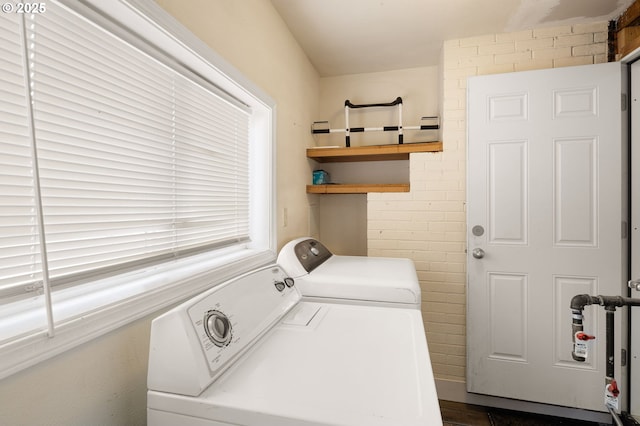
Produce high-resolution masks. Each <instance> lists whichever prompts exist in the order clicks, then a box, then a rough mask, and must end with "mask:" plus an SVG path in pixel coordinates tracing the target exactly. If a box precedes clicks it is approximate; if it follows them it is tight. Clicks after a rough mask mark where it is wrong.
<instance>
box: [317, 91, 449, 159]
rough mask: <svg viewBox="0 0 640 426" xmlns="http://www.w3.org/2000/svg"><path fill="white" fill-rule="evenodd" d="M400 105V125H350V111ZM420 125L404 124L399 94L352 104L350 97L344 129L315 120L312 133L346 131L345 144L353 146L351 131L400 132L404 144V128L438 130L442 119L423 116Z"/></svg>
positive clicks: (346, 104) (345, 114) (345, 113)
mask: <svg viewBox="0 0 640 426" xmlns="http://www.w3.org/2000/svg"><path fill="white" fill-rule="evenodd" d="M394 106H397V107H398V125H397V126H383V127H349V111H350V110H351V109H357V108H374V107H394ZM420 122H421V124H420V125H417V126H405V127H403V126H402V98H401V97H400V96H398V97H397V98H396V99H395V100H394V101H393V102H389V103H379V104H359V105H357V104H352V103H351V102H350V101H349V100H348V99H347V100H346V101H344V123H345V128H344V129H331V128H330V127H329V122H328V121H314V122H313V124H312V125H311V133H313V134H318V133H344V134H345V146H346V147H347V148H348V147H350V146H351V133H359V132H398V144H402V143H403V142H404V141H403V130H436V129H439V128H440V119H439V117H437V116H430V117H421V118H420Z"/></svg>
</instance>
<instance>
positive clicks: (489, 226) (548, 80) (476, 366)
mask: <svg viewBox="0 0 640 426" xmlns="http://www.w3.org/2000/svg"><path fill="white" fill-rule="evenodd" d="M622 82H623V72H622V68H621V66H620V64H617V63H610V64H600V65H590V66H585V67H571V68H559V69H552V70H542V71H531V72H521V73H511V74H502V75H491V76H482V77H473V78H471V79H469V84H468V123H469V128H468V161H467V165H468V175H467V176H468V188H467V190H468V191H467V201H468V206H467V214H468V228H469V232H468V253H469V255H468V262H467V272H468V289H467V299H468V304H467V344H468V346H467V347H468V354H467V360H468V362H467V388H468V390H469V391H470V392H477V393H483V394H488V395H495V396H502V397H508V398H515V399H522V400H527V401H535V402H542V403H548V404H556V405H563V406H568V407H576V408H585V409H591V410H599V411H605V408H604V402H603V399H604V390H603V389H604V367H605V366H604V352H605V346H604V344H605V333H604V312H603V310H602V309H601V308H600V307H587V308H585V321H586V322H585V330H589V331H592V332H593V334H596V336H598V338H597V339H596V341H595V342H594V343H593V344H592V345H591V350H590V353H589V357H588V359H587V362H585V363H578V362H576V361H573V359H572V358H571V349H572V343H571V314H570V309H569V302H570V300H571V298H572V297H573V296H574V295H576V294H582V293H589V294H607V295H616V294H621V289H622V286H623V285H624V281H625V279H624V276H623V275H624V274H623V272H624V270H625V269H624V268H625V262H626V257H625V256H626V251H625V244H626V241H624V240H623V238H622V236H621V223H622V222H623V221H625V220H626V217H625V214H626V209H625V207H624V200H623V195H624V194H625V186H626V178H625V177H624V167H626V160H624V156H625V152H624V150H623V146H622V140H623V131H622V129H623V118H622V111H621V106H620V105H621V104H620V96H621V90H622V89H621V88H622V87H623V86H622ZM474 249H482V250H483V251H484V252H483V254H484V256H482V255H479V256H478V251H477V250H476V251H474ZM474 254H475V255H476V256H474ZM621 316H622V313H620V314H618V315H617V316H616V321H617V330H618V333H617V339H616V347H617V348H618V351H619V350H620V347H621V339H620V336H621V335H622V333H621V332H620V331H621V330H622V329H621V328H620V325H621ZM618 353H619V352H618ZM619 371H620V368H619V367H618V372H617V377H620V379H619V381H620V382H623V380H621V375H620V374H618V373H619Z"/></svg>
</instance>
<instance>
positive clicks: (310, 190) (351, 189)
mask: <svg viewBox="0 0 640 426" xmlns="http://www.w3.org/2000/svg"><path fill="white" fill-rule="evenodd" d="M368 192H409V184H408V183H351V184H349V183H347V184H330V185H307V194H366V193H368Z"/></svg>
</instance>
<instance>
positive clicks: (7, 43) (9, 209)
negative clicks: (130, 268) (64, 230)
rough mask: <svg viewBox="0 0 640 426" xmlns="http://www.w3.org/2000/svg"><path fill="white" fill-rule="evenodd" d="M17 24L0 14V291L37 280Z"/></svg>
mask: <svg viewBox="0 0 640 426" xmlns="http://www.w3.org/2000/svg"><path fill="white" fill-rule="evenodd" d="M21 25H22V19H21V16H20V15H16V14H8V13H3V14H0V124H1V125H0V289H4V288H8V287H13V286H17V285H26V284H28V283H33V282H36V281H39V280H42V274H41V271H42V267H41V263H40V253H39V249H40V245H39V236H38V232H37V217H36V212H35V189H34V188H35V187H34V185H35V181H34V176H33V171H34V170H33V158H32V152H31V138H30V129H29V125H30V124H29V122H30V119H29V111H28V105H27V97H26V93H25V74H26V73H25V67H24V64H25V62H24V56H23V55H24V49H23V42H22V40H23V37H22V30H21Z"/></svg>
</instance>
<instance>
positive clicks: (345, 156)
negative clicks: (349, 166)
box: [307, 142, 442, 194]
mask: <svg viewBox="0 0 640 426" xmlns="http://www.w3.org/2000/svg"><path fill="white" fill-rule="evenodd" d="M441 151H442V142H420V143H407V144H402V145H400V144H397V145H372V146H356V147H349V148H343V147H327V148H309V149H307V157H308V158H311V159H313V160H315V161H317V162H319V163H340V162H352V161H390V160H408V159H409V154H411V153H412V152H441ZM368 192H409V184H408V183H352V184H330V185H307V193H308V194H366V193H368Z"/></svg>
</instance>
